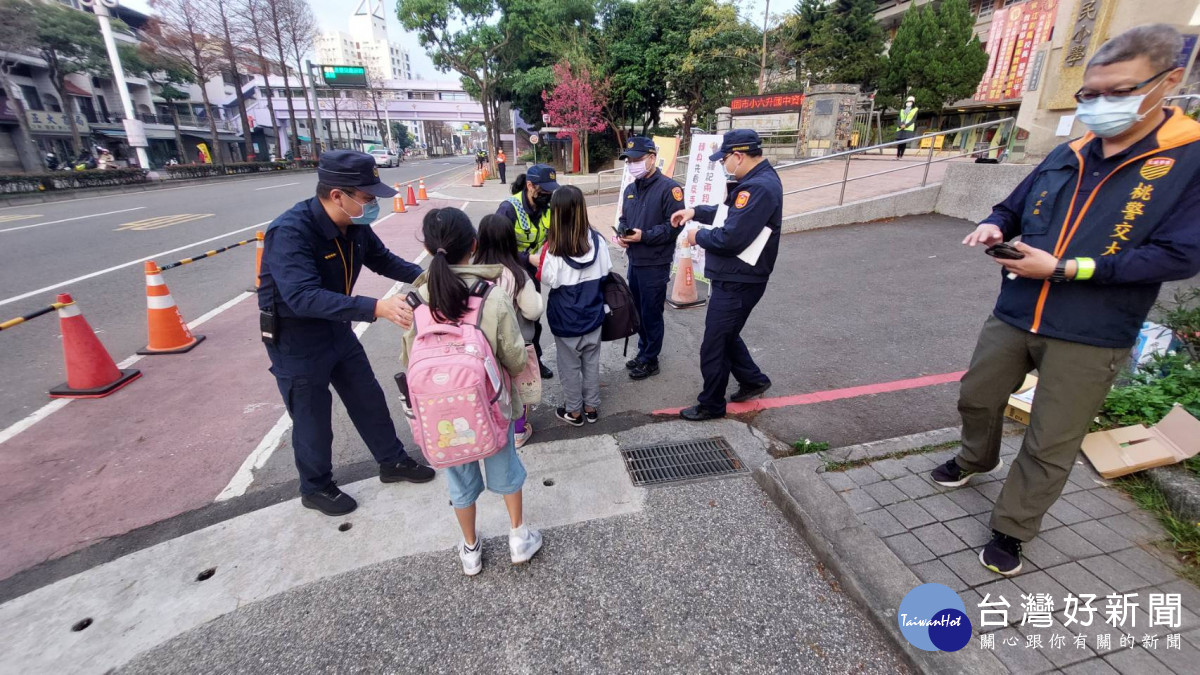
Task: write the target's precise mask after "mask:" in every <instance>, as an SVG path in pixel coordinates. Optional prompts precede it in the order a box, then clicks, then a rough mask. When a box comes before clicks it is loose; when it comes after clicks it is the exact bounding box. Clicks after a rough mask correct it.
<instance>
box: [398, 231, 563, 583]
mask: <svg viewBox="0 0 1200 675" xmlns="http://www.w3.org/2000/svg"><path fill="white" fill-rule="evenodd" d="M422 233H423V235H424V241H425V248H426V250H427V251H428V252H429V255H430V264H429V269H428V271H427V272H426V273H425V274H423V275H421V277H420V278H418V279H417V280H416V282H414V286H415V287H416V290H414V291H413V292H412V293H410V294H409V296H408V300H409V304H411V305H413V306H414V309H413V327H412V328H411V329H410V330H409V331H407V332H406V333H405V335H404V348H403V353H402V355H401V358H402V361H403V363H404V365H405V372H404V373H403V374H402V375H400V376H397V381H398V383H399V384H400V389H401V397H402V399H403V401H404V403H405V415H406V416H407V418H408V421H409V426H410V428H411V429H412V433H413V440H414V441H415V442H416V443H417V445H419V446H420V447H421V450H422V451H423V453H424V456H425V459H426V461H428V462H429V463H430V465H431V466H433V467H434V468H437V469H441V470H442V473H443V474H444V475H445V476H446V482H447V484H448V487H449V491H450V502H451V505H452V506H453V507H454V512H455V516H456V517H457V518H458V524H459V527H460V528H461V529H462V535H463V539H462V542H461V544H460V545H459V547H458V555H459V558H460V560H461V562H462V567H463V573H464V574H467V575H468V576H473V575H475V574H478V573H479V572H480V571H481V570H482V569H483V559H482V552H483V551H482V548H483V547H482V544H481V542H480V539H479V533H478V530H477V529H476V522H475V521H476V508H475V502H476V500H477V499H478V498H479V496H480V495H481V494H482V493H483V490H484V487H485V482H484V475H485V474H486V488H487V489H488V490H490V491H491V492H494V493H497V494H500V495H502V496H503V498H504V504H505V507H506V508H507V509H508V515H509V520H510V521H511V523H512V529H511V531H510V532H509V537H508V546H509V553H510V557H511V560H512V562H513V564H517V563H523V562H526V561H528V560H529V559H530V558H532V557H533V556H534V554H536V553H537V552H538V550H539V549H541V546H542V536H541V533H539V532H538V531H537V530H535V529H533V528H531V527H529V526H528V525H526V524H525V522H524V514H523V508H522V492H521V491H522V487H523V486H524V484H525V476H526V473H525V467H524V465H523V464H522V463H521V459H520V457H518V455H517V449H516V445H515V442H514V437H513V423H512V421H513V420H514V419H516V418H518V417H520V416H521V415H522V414H523V405H522V402H521V397H520V394H519V393H517V392H516V391H515V389H514V387H513V378H514V377H515V376H517V375H519V374H520V373H521V372H522V371H523V370H524V369H525V367H526V351H525V340H524V338H523V337H522V335H521V329H520V328H519V326H518V324H517V317H516V314H515V313H514V310H513V303H512V299H511V298H510V297H509V296H508V295H506V294H505V293H504V292H503V291H502V290H500V289H499V288H498V287H497V286H496V283H497V282H498V281H499V279H500V277H501V276H502V274H503V270H504V268H503V266H501V265H472V264H470V263H471V256H472V255H473V254H474V252H475V249H476V246H477V244H478V237H477V236H476V233H475V228H474V227H473V226H472V225H471V221H470V219H469V218H468V217H467V214H465V213H463V212H462V211H460V210H458V209H454V208H445V209H434V210H432V211H430V212H429V213H428V214H426V215H425V219H424V221H423V223H422ZM481 464H482V469H483V470H482V471H481V467H480V465H481Z"/></svg>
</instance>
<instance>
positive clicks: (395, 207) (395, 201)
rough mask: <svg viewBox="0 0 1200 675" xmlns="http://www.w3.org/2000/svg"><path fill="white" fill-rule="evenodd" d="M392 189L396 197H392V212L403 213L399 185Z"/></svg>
mask: <svg viewBox="0 0 1200 675" xmlns="http://www.w3.org/2000/svg"><path fill="white" fill-rule="evenodd" d="M393 189H394V190H395V191H396V196H395V197H392V211H393V212H395V213H404V195H403V194H402V193H401V192H400V184H399V183H396V184H395V186H394V187H393Z"/></svg>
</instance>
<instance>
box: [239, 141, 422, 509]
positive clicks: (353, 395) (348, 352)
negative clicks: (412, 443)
mask: <svg viewBox="0 0 1200 675" xmlns="http://www.w3.org/2000/svg"><path fill="white" fill-rule="evenodd" d="M317 181H318V182H317V194H316V196H315V197H313V198H311V199H307V200H305V201H302V202H299V203H298V204H296V205H295V206H293V207H292V208H291V209H289V210H288V211H286V212H285V213H284V214H283V215H281V216H279V217H278V218H276V219H275V220H274V221H273V222H272V223H271V225H270V226H269V227H268V228H267V232H266V238H265V240H264V243H263V259H262V268H261V271H260V274H259V279H260V285H259V289H258V306H259V309H260V311H261V312H262V329H263V341H264V342H266V343H267V355H268V356H269V357H270V358H271V373H272V374H273V375H274V376H275V380H276V382H277V383H278V385H279V393H280V394H282V395H283V401H284V404H285V405H286V406H287V411H288V413H289V414H290V415H291V417H292V446H293V448H294V450H295V455H296V468H297V469H298V470H299V472H300V494H301V495H302V496H301V503H302V504H304V506H306V507H308V508H310V509H316V510H318V511H320V512H321V513H324V514H325V515H328V516H340V515H344V514H347V513H350V512H351V511H353V510H354V509H355V507H356V506H357V504H356V502H355V501H354V499H353V498H352V497H350V496H349V495H347V494H345V493H343V492H342V491H341V490H339V489H338V487H337V485H336V484H335V483H334V481H333V473H332V470H333V462H332V445H333V427H332V408H333V398H332V396H331V395H330V392H329V386H330V385H331V384H332V385H333V388H334V389H336V390H337V393H338V396H340V397H341V399H342V403H344V404H345V405H346V410H347V412H349V413H350V419H351V420H352V421H353V422H354V427H355V428H356V429H357V430H358V433H359V435H360V436H362V439H363V441H364V442H365V443H366V445H367V448H368V449H369V450H370V451H371V454H372V455H374V457H375V461H377V462H379V479H380V480H381V481H383V482H385V483H393V482H398V481H410V482H414V483H425V482H428V481H431V480H433V476H434V472H433V470H432V469H430V468H429V467H427V466H423V465H421V464H418V463H416V462H414V461H413V460H412V459H411V458H410V457H409V456H408V455H407V454H406V453H405V451H404V445H403V444H402V443H401V442H400V439H399V438H397V437H396V427H395V425H394V424H393V423H392V418H391V414H390V412H389V410H388V406H387V400H386V399H385V398H384V394H383V389H382V388H380V386H379V382H377V381H376V379H375V373H374V372H372V370H371V364H370V362H369V361H368V360H367V355H366V352H364V351H363V347H362V344H360V343H359V341H358V338H357V337H356V336H355V335H354V332H353V331H352V330H351V328H350V322H351V321H374V320H375V319H379V318H383V319H388V320H390V321H392V322H393V323H396V324H397V325H400V326H401V327H404V328H407V327H408V326H409V325H411V322H412V310H411V309H410V308H409V307H408V305H406V304H405V303H404V302H403V300H401V299H400V297H399V296H393V297H391V298H386V299H382V300H377V299H375V298H370V297H367V296H363V295H352V291H353V289H354V282H355V281H356V280H357V279H358V273H359V271H360V270H361V269H362V266H363V265H366V266H367V267H368V268H370V269H371V270H372V271H374V272H376V273H378V274H381V275H383V276H386V277H388V278H391V279H395V280H397V281H404V282H409V283H411V282H412V281H414V280H416V278H417V276H418V275H420V274H421V268H420V267H419V266H417V265H414V264H413V263H410V262H406V261H404V260H402V259H400V258H399V257H397V256H396V255H395V254H393V253H392V252H391V251H388V249H387V247H385V246H384V245H383V242H382V241H380V240H379V237H378V236H377V235H376V234H375V232H374V231H373V230H372V229H371V222H372V221H373V220H375V218H377V217H378V215H379V202H378V199H379V198H387V197H392V196H394V195H395V194H396V192H395V191H394V190H392V189H391V188H389V187H388V186H387V185H384V184H383V183H381V182H380V181H379V171H378V169H376V168H375V159H374V158H373V157H372V156H371V155H368V154H365V153H361V152H355V151H352V150H333V151H330V152H326V153H324V154H322V155H321V162H320V164H319V165H318V167H317Z"/></svg>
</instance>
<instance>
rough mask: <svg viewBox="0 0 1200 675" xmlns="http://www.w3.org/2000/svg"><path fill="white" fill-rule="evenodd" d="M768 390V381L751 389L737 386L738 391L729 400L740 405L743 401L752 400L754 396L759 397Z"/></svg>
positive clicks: (769, 384) (769, 382) (769, 383)
mask: <svg viewBox="0 0 1200 675" xmlns="http://www.w3.org/2000/svg"><path fill="white" fill-rule="evenodd" d="M770 388H771V381H770V380H767V382H766V383H765V384H756V385H754V386H753V387H746V386H742V385H740V384H739V385H738V390H737V391H735V392H734V393H733V396H730V397H729V400H730V401H733V402H734V403H741V402H743V401H749V400H750V399H752V398H754V397H755V396H759V395H761V394H762V393H763V392H765V391H766V390H768V389H770Z"/></svg>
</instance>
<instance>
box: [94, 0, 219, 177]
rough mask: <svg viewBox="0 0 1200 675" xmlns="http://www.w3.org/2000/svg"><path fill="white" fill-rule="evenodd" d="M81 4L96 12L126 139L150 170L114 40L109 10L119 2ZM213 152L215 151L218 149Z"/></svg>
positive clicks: (100, 0) (105, 0)
mask: <svg viewBox="0 0 1200 675" xmlns="http://www.w3.org/2000/svg"><path fill="white" fill-rule="evenodd" d="M80 2H81V4H83V5H84V6H85V7H92V8H93V9H94V10H95V12H96V18H97V19H99V21H100V34H101V35H102V36H104V48H105V49H107V50H108V60H109V62H110V63H111V64H112V70H113V80H115V82H114V84H116V87H117V93H118V94H119V95H120V96H121V107H122V108H124V110H125V136H126V139H127V140H128V141H129V144H130V145H131V146H133V149H134V150H135V151H136V152H137V158H138V166H140V167H142V168H143V169H146V170H150V155H148V154H147V153H146V131H145V127H144V126H143V125H142V121H141V120H139V119H138V118H136V117H134V114H133V99H132V98H130V96H129V86H128V85H127V84H126V83H125V69H124V68H122V67H121V55H120V53H119V52H117V42H116V40H115V39H113V32H112V23H111V22H110V21H109V16H111V15H110V14H109V11H108V10H110V9H115V8H116V6H117V0H80ZM135 136H136V138H135ZM135 143H136V145H135ZM213 150H214V151H215V150H216V148H214V149H213Z"/></svg>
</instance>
